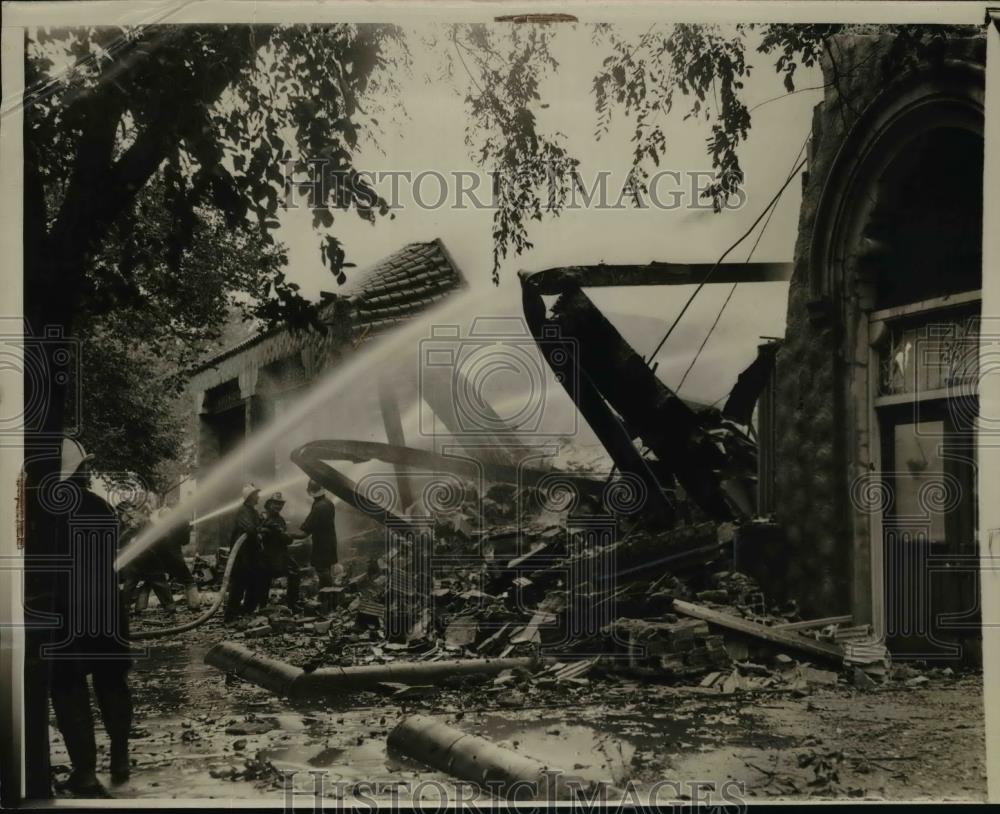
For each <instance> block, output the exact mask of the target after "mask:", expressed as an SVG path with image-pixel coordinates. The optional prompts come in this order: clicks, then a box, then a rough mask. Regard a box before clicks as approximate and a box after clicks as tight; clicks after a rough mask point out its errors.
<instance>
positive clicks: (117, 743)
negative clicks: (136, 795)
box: [94, 663, 132, 783]
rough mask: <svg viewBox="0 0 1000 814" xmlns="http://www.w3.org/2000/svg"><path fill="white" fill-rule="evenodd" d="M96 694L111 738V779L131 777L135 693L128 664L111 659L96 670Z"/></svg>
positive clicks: (123, 779)
mask: <svg viewBox="0 0 1000 814" xmlns="http://www.w3.org/2000/svg"><path fill="white" fill-rule="evenodd" d="M94 695H95V696H96V697H97V705H98V707H100V710H101V718H103V719H104V728H105V730H107V733H108V738H109V739H110V741H111V782H112V783H124V782H125V781H126V780H128V778H129V774H130V764H129V756H128V735H129V730H131V728H132V695H131V693H130V691H129V686H128V678H127V670H126V668H125V667H124V666H118V665H114V664H113V663H108V664H107V665H104V666H103V667H102V668H101V669H99V670H95V671H94Z"/></svg>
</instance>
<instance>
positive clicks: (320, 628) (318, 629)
mask: <svg viewBox="0 0 1000 814" xmlns="http://www.w3.org/2000/svg"><path fill="white" fill-rule="evenodd" d="M332 624H333V623H332V622H331V621H330V620H329V619H328V620H326V621H325V622H316V623H315V624H314V625H313V633H316V634H318V635H320V636H326V635H327V634H328V633H329V632H330V627H331V626H332Z"/></svg>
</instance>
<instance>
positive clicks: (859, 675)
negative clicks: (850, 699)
mask: <svg viewBox="0 0 1000 814" xmlns="http://www.w3.org/2000/svg"><path fill="white" fill-rule="evenodd" d="M854 686H855V687H856V688H857V689H859V690H864V691H865V692H867V691H869V690H874V689H875V687H877V686H878V685H877V684H876V683H875V682H874V681H873V680H872V677H871V676H870V675H868V673H866V672H865V671H864V670H862V669H861V668H860V667H855V668H854Z"/></svg>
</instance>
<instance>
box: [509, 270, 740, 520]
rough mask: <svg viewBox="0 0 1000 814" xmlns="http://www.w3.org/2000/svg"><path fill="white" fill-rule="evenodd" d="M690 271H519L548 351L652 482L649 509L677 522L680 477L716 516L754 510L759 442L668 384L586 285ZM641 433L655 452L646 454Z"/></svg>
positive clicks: (638, 474) (624, 465)
mask: <svg viewBox="0 0 1000 814" xmlns="http://www.w3.org/2000/svg"><path fill="white" fill-rule="evenodd" d="M738 265H739V264H738ZM691 268H696V267H695V266H692V267H691ZM742 269H743V273H744V274H745V275H750V273H751V271H750V269H749V268H748V267H747V266H742ZM716 271H718V269H716ZM702 273H703V276H704V275H706V274H707V273H708V270H707V269H704V268H702ZM690 274H691V271H690V269H687V270H685V269H684V268H682V267H681V266H676V265H675V264H654V266H650V267H637V268H635V269H629V268H627V267H626V268H621V267H614V266H607V267H606V266H591V267H586V268H583V269H581V268H563V269H549V270H547V271H541V272H534V273H530V272H523V271H522V272H520V273H519V277H520V280H521V295H522V305H523V309H524V317H525V320H526V321H527V323H528V328H529V330H530V331H531V334H532V336H534V338H535V341H536V343H537V344H538V347H539V350H540V351H541V353H542V355H543V357H544V358H545V360H546V361H547V362H548V364H549V366H550V367H551V368H552V369H553V371H554V372H556V373H557V374H559V373H560V372H561V373H562V374H563V375H557V378H558V379H559V381H560V383H561V384H562V386H563V388H564V389H565V390H566V393H567V394H568V395H569V397H570V398H571V399H572V400H573V403H574V404H576V406H577V408H578V409H579V410H580V413H581V414H582V415H583V417H584V419H585V420H586V421H587V423H588V424H589V425H590V427H591V429H593V431H594V432H595V434H596V435H597V436H598V438H599V439H600V441H601V443H602V444H603V445H604V447H605V449H607V451H608V453H609V454H610V455H611V457H612V458H613V459H614V462H615V464H616V466H617V467H618V469H619V470H620V471H622V472H624V473H628V474H630V475H632V476H633V477H635V478H637V479H638V480H640V481H641V482H642V484H643V486H644V487H645V495H644V497H645V500H646V506H645V512H646V513H647V515H648V517H649V520H650V521H651V522H652V523H654V524H660V525H663V526H669V525H672V524H673V522H674V520H675V517H674V515H675V512H674V508H673V505H672V501H671V499H670V496H669V493H670V491H671V490H672V489H673V488H674V485H675V482H676V483H679V484H680V486H681V487H683V489H684V491H685V493H686V494H688V495H689V496H690V497H691V498H692V499H693V500H694V501H695V502H696V503H697V504H698V505H699V506H700V507H701V508H702V509H703V510H704V511H705V512H707V513H708V514H709V516H711V517H712V518H714V519H716V520H721V521H742V520H746V519H748V518H749V517H750V516H752V514H753V500H752V498H751V495H752V494H753V489H754V486H753V484H752V483H750V482H749V481H750V478H749V477H748V472H749V471H751V470H752V469H753V466H752V464H753V462H754V460H755V454H756V453H755V445H754V444H753V442H752V441H750V439H749V438H748V437H746V436H745V434H744V433H743V432H742V431H741V430H739V429H738V428H737V427H736V426H735V425H733V426H722V425H721V424H720V423H719V422H718V421H716V420H715V417H714V414H713V413H712V412H711V411H710V410H702V411H697V410H695V409H694V408H693V407H692V406H691V405H689V404H688V403H687V402H685V401H684V400H683V399H681V398H680V397H679V396H678V395H677V394H676V393H674V392H673V390H671V389H670V388H669V387H667V385H665V384H664V383H663V382H662V381H661V380H660V379H659V378H658V377H657V376H656V373H655V370H654V369H653V368H651V367H650V365H649V364H648V363H647V360H645V359H644V358H643V357H641V356H640V355H639V354H638V353H637V352H636V351H635V350H634V349H633V348H632V346H631V345H629V343H628V342H627V341H626V340H625V339H624V337H622V335H621V334H620V333H619V332H618V330H617V329H616V328H615V327H614V326H613V325H612V324H611V322H610V321H609V320H608V319H607V318H606V317H605V316H604V314H602V313H601V311H600V310H599V309H598V308H597V307H596V306H595V305H594V304H593V302H591V300H590V299H589V298H588V297H587V295H586V294H584V292H583V290H582V287H584V286H588V287H589V286H594V285H596V286H620V285H650V284H662V283H664V282H667V283H669V282H676V280H671V279H670V277H671V276H675V277H676V276H681V277H683V276H685V275H687V276H689V277H690ZM713 277H714V275H713ZM687 282H693V280H690V279H688V280H687ZM551 294H558V299H557V300H556V301H555V303H554V304H553V305H552V307H551V309H549V308H547V307H546V304H545V302H544V300H543V299H542V296H543V295H551ZM567 371H568V375H567ZM713 423H714V424H715V426H713ZM720 433H721V434H720ZM636 439H639V440H641V441H642V444H643V445H644V446H645V447H646V448H648V449H649V450H650V451H651V452H652V453H653V455H654V456H655V459H650V458H647V457H645V456H644V455H642V454H641V453H640V451H639V450H638V449H637V448H636V444H635V443H634V442H635V440H636Z"/></svg>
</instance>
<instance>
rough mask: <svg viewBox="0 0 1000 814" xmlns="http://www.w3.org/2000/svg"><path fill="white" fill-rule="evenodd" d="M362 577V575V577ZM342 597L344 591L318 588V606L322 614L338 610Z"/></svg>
mask: <svg viewBox="0 0 1000 814" xmlns="http://www.w3.org/2000/svg"><path fill="white" fill-rule="evenodd" d="M363 576H364V575H363ZM343 596H344V589H343V588H338V587H329V588H320V589H319V604H320V607H321V608H322V609H323V611H324V612H326V613H330V612H332V611H333V610H334V609H336V608H338V607H339V606H340V604H341V600H342V599H343Z"/></svg>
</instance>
